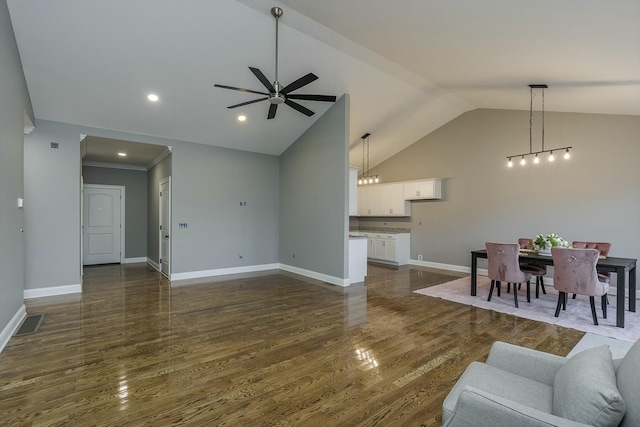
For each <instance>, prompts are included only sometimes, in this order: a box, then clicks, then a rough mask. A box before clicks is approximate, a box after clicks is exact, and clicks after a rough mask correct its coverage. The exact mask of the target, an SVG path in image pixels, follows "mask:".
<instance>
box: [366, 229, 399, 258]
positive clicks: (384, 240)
mask: <svg viewBox="0 0 640 427" xmlns="http://www.w3.org/2000/svg"><path fill="white" fill-rule="evenodd" d="M362 234H363V235H366V236H367V258H368V259H369V260H371V261H375V262H382V263H386V264H393V265H406V264H408V263H409V246H410V235H409V233H397V234H396V233H393V234H391V233H369V232H367V233H362Z"/></svg>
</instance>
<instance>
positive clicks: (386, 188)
mask: <svg viewBox="0 0 640 427" xmlns="http://www.w3.org/2000/svg"><path fill="white" fill-rule="evenodd" d="M403 190H404V187H403V184H402V183H401V182H400V183H393V184H377V185H376V184H374V185H370V186H369V185H362V186H360V187H358V215H359V216H384V217H387V216H409V215H411V204H410V203H409V202H408V201H406V200H404V191H403Z"/></svg>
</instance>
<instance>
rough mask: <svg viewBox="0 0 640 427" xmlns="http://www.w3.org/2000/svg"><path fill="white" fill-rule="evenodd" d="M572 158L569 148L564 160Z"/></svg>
mask: <svg viewBox="0 0 640 427" xmlns="http://www.w3.org/2000/svg"><path fill="white" fill-rule="evenodd" d="M570 157H571V154H569V149H568V148H567V151H565V152H564V159H565V160H569V158H570Z"/></svg>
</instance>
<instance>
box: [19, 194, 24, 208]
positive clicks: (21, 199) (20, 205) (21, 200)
mask: <svg viewBox="0 0 640 427" xmlns="http://www.w3.org/2000/svg"><path fill="white" fill-rule="evenodd" d="M18 207H19V208H24V199H23V198H22V197H18Z"/></svg>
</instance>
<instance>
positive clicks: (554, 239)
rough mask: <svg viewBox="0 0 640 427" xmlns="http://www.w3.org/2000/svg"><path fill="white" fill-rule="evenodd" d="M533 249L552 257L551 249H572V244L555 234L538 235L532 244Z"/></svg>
mask: <svg viewBox="0 0 640 427" xmlns="http://www.w3.org/2000/svg"><path fill="white" fill-rule="evenodd" d="M532 245H533V249H535V250H536V251H538V253H539V254H541V255H551V248H552V247H553V246H559V247H561V248H570V247H571V244H570V243H569V242H567V241H566V240H565V239H563V238H562V237H560V236H558V235H557V234H555V233H549V234H538V235H537V236H536V238H535V240H534V241H533V243H532Z"/></svg>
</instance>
